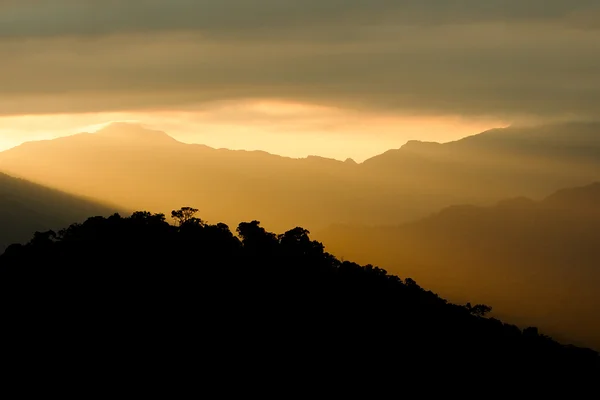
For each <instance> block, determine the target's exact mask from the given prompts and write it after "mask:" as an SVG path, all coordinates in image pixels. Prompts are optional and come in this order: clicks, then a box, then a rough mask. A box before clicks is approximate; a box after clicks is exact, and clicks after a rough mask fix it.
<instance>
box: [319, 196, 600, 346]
mask: <svg viewBox="0 0 600 400" xmlns="http://www.w3.org/2000/svg"><path fill="white" fill-rule="evenodd" d="M599 187H600V185H598V184H592V185H588V186H585V187H579V188H573V189H565V190H561V191H558V192H556V193H555V194H553V195H551V196H548V197H547V198H546V199H544V200H543V201H539V202H535V201H532V200H529V199H525V198H515V199H510V200H506V201H502V202H500V203H499V204H498V205H496V206H494V207H477V206H469V205H463V206H452V207H448V208H445V209H443V210H442V211H440V212H438V213H435V214H433V215H431V216H430V217H428V218H425V219H422V220H419V221H416V222H413V223H407V224H403V225H399V226H381V227H368V226H358V225H356V226H352V225H340V226H334V227H331V228H330V229H327V230H324V231H322V232H319V233H318V239H319V240H322V241H323V242H324V243H327V245H328V247H329V248H330V249H332V251H334V252H335V253H336V254H339V255H343V256H345V257H351V258H352V259H354V260H356V261H358V262H365V261H366V260H368V261H369V262H374V263H378V264H382V265H386V266H387V267H388V268H389V269H390V271H392V272H394V273H400V272H401V271H402V272H403V273H409V274H410V275H411V276H413V277H414V278H415V279H418V280H419V281H420V282H423V283H424V284H426V285H427V286H428V287H431V288H433V290H437V291H442V292H444V293H446V294H447V295H448V296H450V298H451V299H457V300H463V299H465V297H467V298H469V299H471V300H476V301H480V302H490V303H493V304H494V305H495V311H497V314H496V315H499V316H501V317H505V316H510V317H511V318H514V319H515V320H516V321H529V323H535V324H536V325H538V326H540V327H541V328H542V329H544V330H545V331H547V332H550V333H551V334H552V335H561V336H562V337H566V338H568V339H569V340H570V341H572V340H578V341H580V343H585V344H586V345H588V346H594V347H595V348H598V349H600V340H599V338H600V317H599V314H598V310H599V309H600V294H599V293H598V288H599V287H600V250H599V247H598V243H600V207H599V205H600V201H599V200H600V196H599V194H600V192H599V190H598V188H599Z"/></svg>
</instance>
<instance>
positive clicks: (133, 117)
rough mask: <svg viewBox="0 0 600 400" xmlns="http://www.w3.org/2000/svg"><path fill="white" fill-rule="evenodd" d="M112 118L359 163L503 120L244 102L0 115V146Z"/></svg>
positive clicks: (206, 140)
mask: <svg viewBox="0 0 600 400" xmlns="http://www.w3.org/2000/svg"><path fill="white" fill-rule="evenodd" d="M117 121H119V122H136V123H141V124H143V125H145V126H147V127H149V128H152V129H158V130H162V131H165V132H167V133H168V134H169V135H171V136H172V137H174V138H175V139H177V140H180V141H182V142H186V143H201V144H205V145H208V146H211V147H217V148H229V149H236V150H237V149H244V150H264V151H267V152H270V153H274V154H279V155H283V156H289V157H306V156H307V155H318V156H322V157H330V158H335V159H340V160H344V159H346V158H353V159H354V160H356V161H358V162H361V161H364V160H365V159H367V158H369V157H372V156H375V155H377V154H380V153H383V152H385V151H386V150H389V149H391V148H398V147H400V146H402V145H403V144H404V143H406V141H408V140H413V139H414V140H424V141H441V142H445V141H451V140H456V139H459V138H461V137H464V136H468V135H472V134H475V133H479V132H481V131H484V130H486V129H489V128H496V127H503V126H506V125H507V124H506V123H505V122H502V121H498V120H491V119H481V120H466V119H464V118H461V117H430V116H402V115H382V114H374V113H361V112H357V111H349V110H345V109H340V108H334V107H325V106H320V105H312V104H302V103H295V102H288V101H280V100H247V101H236V102H222V103H212V104H209V105H203V106H200V107H196V108H191V109H186V110H150V111H131V112H106V113H86V114H52V115H21V116H7V117H0V150H3V149H7V148H10V147H13V146H16V145H19V144H20V143H23V142H25V141H31V140H43V139H52V138H56V137H60V136H67V135H72V134H76V133H80V132H95V131H97V130H99V129H102V128H103V127H104V126H106V125H107V124H110V123H111V122H117Z"/></svg>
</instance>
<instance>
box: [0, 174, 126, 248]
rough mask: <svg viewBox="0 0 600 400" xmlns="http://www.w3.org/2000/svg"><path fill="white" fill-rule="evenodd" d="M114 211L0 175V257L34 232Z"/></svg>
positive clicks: (114, 209)
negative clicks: (14, 244) (9, 246)
mask: <svg viewBox="0 0 600 400" xmlns="http://www.w3.org/2000/svg"><path fill="white" fill-rule="evenodd" d="M115 211H118V209H117V208H110V207H109V206H105V205H101V204H99V203H97V202H94V201H91V200H86V199H83V198H79V197H75V196H72V195H68V194H66V193H62V192H59V191H57V190H52V189H48V188H46V187H43V186H40V185H36V184H33V183H31V182H27V181H25V180H23V179H17V178H13V177H10V176H8V175H5V174H2V173H0V253H2V252H3V251H4V248H5V247H6V246H7V245H8V244H11V243H15V242H25V241H27V240H29V238H30V237H31V234H32V233H33V232H35V231H36V230H41V231H43V230H48V229H57V228H60V227H61V226H64V225H66V224H70V223H71V222H73V221H83V220H84V219H86V218H87V217H89V216H90V215H106V216H108V215H110V214H112V213H114V212H115Z"/></svg>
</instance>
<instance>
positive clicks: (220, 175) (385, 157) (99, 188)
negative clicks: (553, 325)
mask: <svg viewBox="0 0 600 400" xmlns="http://www.w3.org/2000/svg"><path fill="white" fill-rule="evenodd" d="M596 133H600V124H566V125H551V126H542V127H535V128H507V129H497V130H492V131H489V132H484V133H482V134H480V135H475V136H471V137H469V138H465V139H463V140H460V141H457V142H451V143H445V144H439V143H421V142H416V141H411V142H409V143H407V144H406V145H405V146H403V147H402V148H401V149H398V150H390V151H388V152H386V153H385V154H382V155H380V156H377V157H374V158H372V159H370V160H367V161H365V162H364V163H362V164H356V163H354V162H352V161H351V160H347V161H346V162H342V161H337V160H332V159H326V158H322V157H315V156H311V157H307V158H304V159H292V158H287V157H280V156H276V155H272V154H268V153H265V152H261V151H232V150H226V149H213V148H210V147H207V146H203V145H195V144H185V143H181V142H178V141H176V140H174V139H173V138H171V137H169V136H168V135H167V134H165V133H163V132H158V131H152V130H147V129H144V128H142V127H140V126H138V125H132V124H123V123H120V124H113V125H111V126H108V127H107V128H105V129H103V130H101V131H99V132H97V133H94V134H89V133H88V134H85V133H83V134H78V135H75V136H71V137H64V138H60V139H55V140H49V141H40V142H31V143H25V144H23V145H21V146H18V147H16V148H13V149H11V150H7V151H5V152H2V153H0V168H3V169H5V170H6V171H10V172H11V173H12V174H15V175H18V176H22V177H24V178H26V179H29V180H33V181H35V182H38V183H43V184H46V185H49V186H52V187H56V188H59V189H61V190H65V191H68V192H72V193H77V194H82V195H86V196H92V197H94V198H98V199H103V200H110V201H113V202H117V203H119V204H121V205H123V206H125V207H128V208H130V209H147V210H152V211H155V212H168V210H171V209H173V208H174V207H176V206H177V205H178V204H181V203H182V202H184V201H185V202H189V201H191V202H193V204H197V205H198V207H200V208H201V209H202V210H205V212H206V215H205V216H206V218H207V219H208V220H210V221H213V220H221V219H222V218H224V219H225V221H226V222H229V223H235V222H236V221H240V220H251V219H254V218H257V217H259V216H260V218H261V220H262V221H263V223H264V224H265V226H268V227H269V228H270V229H276V230H282V229H285V227H287V226H290V225H293V224H301V225H302V226H307V227H309V228H311V229H313V230H314V229H319V228H323V227H325V226H327V225H329V224H333V223H362V224H371V223H372V224H378V225H383V224H390V223H401V222H407V221H410V220H413V219H416V218H422V217H425V216H427V215H429V214H430V213H431V212H434V211H436V210H439V209H440V208H442V207H446V206H449V205H451V204H459V203H472V204H479V205H483V204H488V203H489V204H491V203H493V202H496V201H499V200H501V199H503V198H506V197H513V196H529V197H534V198H537V197H539V196H542V195H543V194H545V193H549V192H551V191H554V190H557V189H559V188H562V187H569V186H575V185H579V184H585V183H588V182H591V181H594V180H598V179H600V172H599V171H600V155H599V154H600V147H599V145H598V140H596V137H597V136H600V135H596Z"/></svg>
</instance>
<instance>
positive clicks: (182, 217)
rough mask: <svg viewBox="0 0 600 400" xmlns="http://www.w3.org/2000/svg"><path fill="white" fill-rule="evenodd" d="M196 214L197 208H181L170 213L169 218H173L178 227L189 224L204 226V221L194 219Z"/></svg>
mask: <svg viewBox="0 0 600 400" xmlns="http://www.w3.org/2000/svg"><path fill="white" fill-rule="evenodd" d="M197 212H198V209H197V208H192V207H181V208H180V209H179V210H173V211H171V218H173V219H174V220H175V221H176V223H177V225H179V226H181V225H183V224H186V223H190V222H193V223H197V224H204V221H202V220H201V219H199V218H196V217H195V215H196V213H197Z"/></svg>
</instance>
